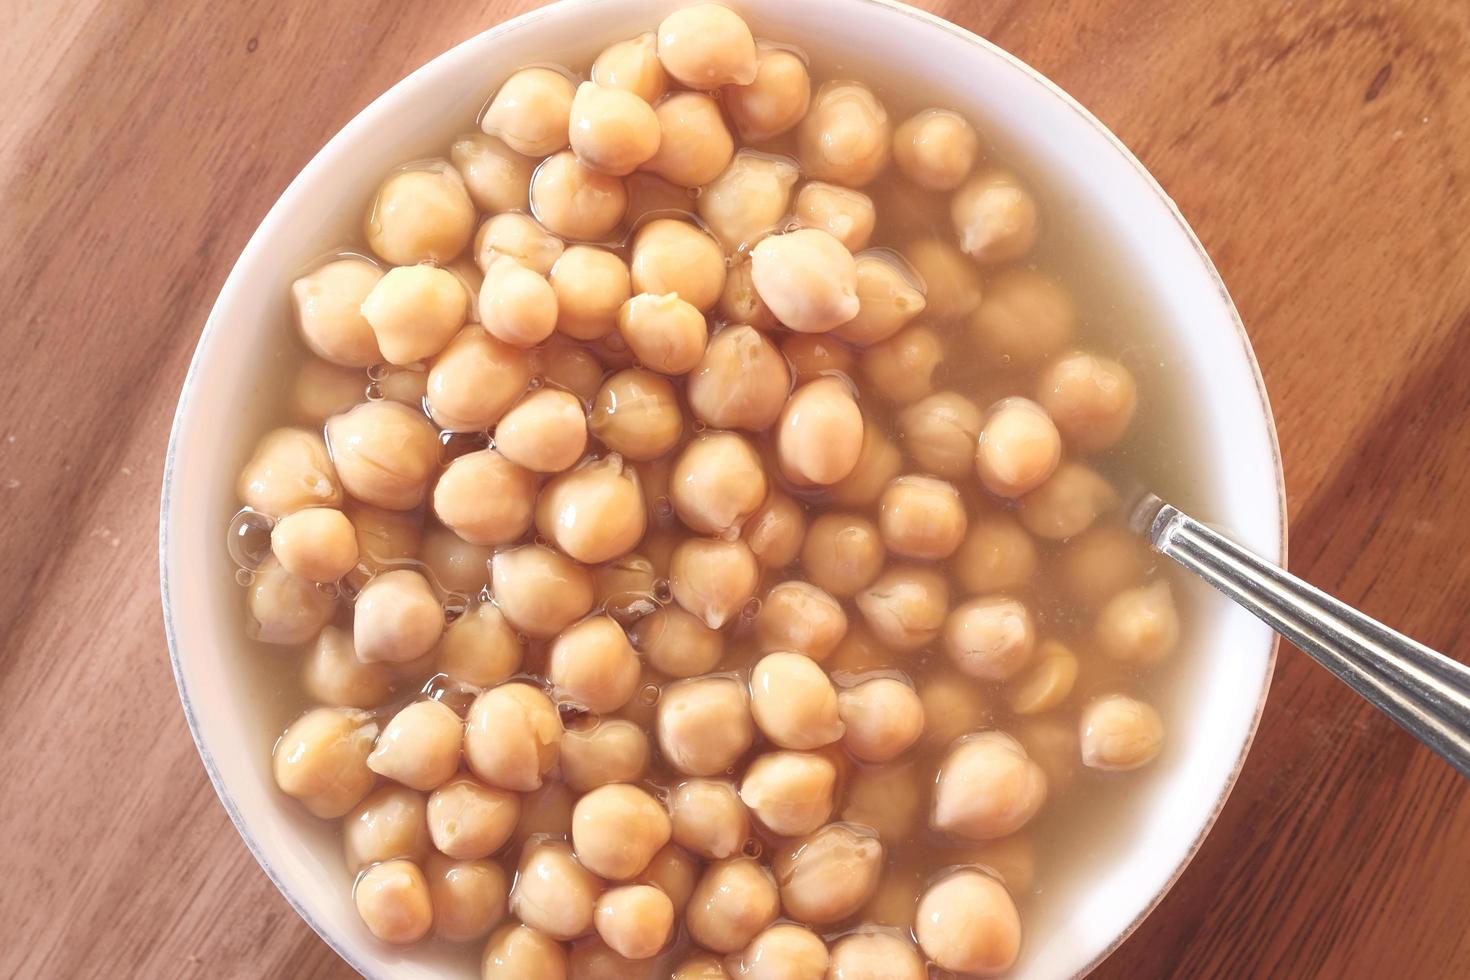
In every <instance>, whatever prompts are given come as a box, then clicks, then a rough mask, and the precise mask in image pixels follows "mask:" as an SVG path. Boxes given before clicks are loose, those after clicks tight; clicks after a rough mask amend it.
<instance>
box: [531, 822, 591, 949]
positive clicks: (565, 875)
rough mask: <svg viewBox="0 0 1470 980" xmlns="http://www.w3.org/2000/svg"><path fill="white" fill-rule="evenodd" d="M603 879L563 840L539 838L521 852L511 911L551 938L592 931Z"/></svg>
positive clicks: (571, 937) (563, 937)
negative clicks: (574, 854) (580, 861)
mask: <svg viewBox="0 0 1470 980" xmlns="http://www.w3.org/2000/svg"><path fill="white" fill-rule="evenodd" d="M600 894H602V882H600V881H598V880H597V878H596V877H594V876H593V874H592V872H591V871H590V870H589V869H587V868H586V867H584V866H583V865H582V864H580V863H579V862H578V861H577V859H576V858H575V857H573V856H572V850H571V848H569V847H568V846H567V845H566V844H565V843H563V842H562V841H550V840H538V841H532V842H530V843H528V844H527V845H526V847H525V849H524V850H523V851H522V852H521V865H520V869H519V871H518V872H517V873H516V878H515V885H514V886H512V888H511V890H510V911H511V914H512V915H514V916H515V917H516V918H518V919H520V920H521V921H522V922H524V923H525V924H526V925H528V926H530V927H531V928H532V929H536V930H538V931H539V932H544V933H546V935H548V936H550V937H551V938H553V939H562V940H566V939H575V938H577V937H578V936H583V935H586V934H587V933H588V932H591V931H592V916H593V913H594V910H595V909H596V906H597V898H598V896H599V895H600Z"/></svg>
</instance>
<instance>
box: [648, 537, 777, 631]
mask: <svg viewBox="0 0 1470 980" xmlns="http://www.w3.org/2000/svg"><path fill="white" fill-rule="evenodd" d="M759 580H760V567H759V566H758V565H757V564H756V561H755V554H754V552H752V551H751V550H750V548H749V546H747V545H746V544H745V542H743V541H712V540H709V539H706V538H690V539H689V540H687V541H684V542H683V543H681V544H680V545H679V546H678V547H677V548H675V549H674V554H673V557H672V559H671V560H670V563H669V586H670V589H671V591H672V592H673V595H674V601H675V602H677V603H678V604H679V605H681V606H683V607H684V608H685V609H687V610H688V611H689V612H691V613H693V614H694V615H695V616H698V617H699V618H700V619H702V620H703V621H704V623H705V625H707V626H708V627H709V628H710V629H719V628H720V627H721V626H724V625H725V624H726V623H728V622H729V621H730V620H731V619H733V618H734V617H735V616H736V615H737V614H739V612H740V610H741V609H742V608H743V607H744V606H745V604H746V603H747V602H749V601H750V599H751V597H752V596H754V595H755V587H756V584H757V583H758V582H759Z"/></svg>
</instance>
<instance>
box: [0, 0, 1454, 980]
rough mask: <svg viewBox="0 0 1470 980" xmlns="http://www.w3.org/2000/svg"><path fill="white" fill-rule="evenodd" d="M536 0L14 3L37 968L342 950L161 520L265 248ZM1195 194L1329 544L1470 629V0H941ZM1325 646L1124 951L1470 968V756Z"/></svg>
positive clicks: (32, 960) (18, 520)
mask: <svg viewBox="0 0 1470 980" xmlns="http://www.w3.org/2000/svg"><path fill="white" fill-rule="evenodd" d="M532 5H533V4H532V3H530V2H524V0H523V2H507V0H445V2H441V3H435V4H408V3H393V2H390V0H318V2H315V3H310V4H302V3H293V2H287V0H261V2H256V3H248V4H203V3H172V4H170V3H156V2H145V0H55V2H51V3H37V4H22V5H21V6H20V9H19V10H17V9H16V8H15V7H12V8H11V10H10V13H11V16H9V17H6V18H5V22H6V26H5V28H4V30H3V31H0V81H3V83H4V84H0V120H3V122H0V134H3V136H0V231H3V234H0V303H3V311H4V312H3V316H0V350H3V352H4V356H5V360H6V362H7V363H8V365H9V366H8V369H7V371H6V372H5V376H4V383H3V385H0V569H3V572H0V747H3V748H0V871H3V875H4V884H3V885H0V976H16V977H48V978H49V977H55V978H82V977H92V976H98V977H103V976H105V977H109V978H111V977H149V978H154V977H157V978H164V977H210V978H214V977H235V976H242V977H247V976H248V977H253V976H272V977H290V978H307V977H328V976H331V977H338V976H346V975H348V974H349V971H348V969H347V967H346V966H345V965H343V964H342V962H341V961H339V960H338V959H337V957H336V956H335V955H334V954H333V953H332V952H331V951H330V950H329V949H328V948H327V947H326V946H325V945H324V944H323V943H322V942H321V941H320V940H318V939H317V937H316V936H315V935H314V934H313V933H311V931H310V930H309V929H308V928H307V927H306V926H305V925H304V924H303V923H302V922H301V921H300V920H299V919H298V918H297V917H296V915H295V914H294V913H293V912H292V911H291V909H290V908H289V907H288V906H287V904H286V903H285V901H284V900H283V899H282V898H281V897H280V895H278V894H277V893H276V891H275V889H273V888H272V887H271V885H270V883H269V882H268V881H267V880H266V877H265V875H264V874H262V873H261V871H260V870H259V868H257V867H256V865H255V863H254V861H252V860H251V858H250V856H249V854H248V853H247V852H246V850H245V848H244V846H243V845H242V844H241V842H240V840H239V838H238V837H237V836H236V834H235V832H234V829H233V828H232V827H231V826H230V824H229V821H228V820H227V819H226V817H225V813H224V810H223V809H222V808H221V807H220V806H219V804H218V802H217V801H216V799H215V795H214V792H213V790H212V789H211V788H210V786H209V784H208V782H207V781H206V779H205V776H204V770H203V767H202V766H201V765H200V764H199V761H198V759H197V758H196V756H195V753H194V747H193V745H192V744H191V742H190V739H189V734H188V731H187V730H186V728H185V725H184V719H183V715H182V713H181V712H180V710H179V707H178V702H177V700H176V698H175V694H174V687H173V682H172V678H171V677H170V674H169V668H168V659H167V654H166V651H165V648H164V640H163V630H162V625H161V622H160V612H159V603H158V590H157V585H156V583H157V580H158V569H157V567H156V558H155V556H156V552H157V544H156V542H157V538H156V530H155V528H156V520H157V513H158V488H159V480H160V473H161V469H162V461H163V452H164V445H165V442H166V439H167V435H168V427H169V421H170V419H171V418H172V415H173V409H174V401H175V398H176V396H177V393H178V390H179V386H180V383H181V382H182V380H183V376H184V371H185V367H186V365H187V364H188V361H189V356H190V353H191V352H192V351H193V348H194V343H195V340H196V338H197V337H198V334H199V330H200V327H201V326H202V324H203V322H204V318H205V315H206V313H207V311H208V310H209V306H210V304H211V303H212V302H213V300H214V297H215V294H216V292H217V291H218V289H219V287H220V284H221V283H222V282H223V280H224V277H225V275H226V273H227V272H228V270H229V268H230V265H231V263H233V262H234V260H235V257H236V256H237V255H238V254H239V252H240V249H241V248H242V247H243V246H244V244H245V240H246V238H247V237H248V236H249V235H250V233H251V231H252V229H254V227H255V225H256V224H257V222H258V221H259V220H260V219H261V217H262V216H263V215H264V214H265V212H266V209H267V208H268V207H269V206H270V204H271V202H272V201H273V200H274V199H275V198H276V196H277V195H278V194H279V193H280V191H281V190H282V189H283V188H284V187H285V185H286V183H287V182H288V181H289V180H290V179H291V177H292V175H294V174H295V173H296V171H297V170H299V169H300V168H301V167H302V166H303V165H304V164H305V163H306V161H307V160H308V159H309V158H310V157H311V155H312V154H313V153H314V152H315V151H316V149H317V147H319V146H320V145H321V144H322V143H323V142H324V141H325V140H326V139H327V137H328V136H330V135H331V134H332V133H333V132H335V131H336V130H337V129H338V127H340V126H341V125H342V124H343V123H345V122H346V121H347V120H348V119H349V118H350V117H351V116H352V115H353V114H354V113H355V112H356V111H357V110H358V109H359V108H361V107H362V106H363V105H364V104H366V103H367V102H368V101H369V100H370V99H371V98H372V97H374V96H375V95H377V94H378V93H379V92H381V91H382V90H383V89H385V88H387V87H388V86H389V85H390V84H392V83H393V82H394V81H396V80H397V79H398V78H399V77H401V76H402V75H404V74H405V73H407V72H408V71H409V70H410V69H412V68H414V67H416V66H417V65H419V64H421V63H422V62H424V61H426V60H428V59H429V58H430V57H432V56H433V55H435V54H437V53H438V52H439V51H441V50H443V49H444V48H447V47H448V46H450V45H452V44H454V43H455V42H457V41H458V40H460V39H462V38H464V37H466V36H468V35H470V34H472V33H474V32H476V31H478V30H480V29H481V28H483V27H485V26H487V25H489V24H492V23H494V22H496V21H498V20H500V19H502V18H504V17H507V16H509V15H511V14H512V13H515V12H517V11H519V10H520V9H523V8H525V7H528V6H532ZM924 5H925V6H929V7H931V8H933V9H935V10H937V11H939V12H940V13H942V14H944V15H946V16H948V17H950V18H952V19H954V20H956V21H957V22H959V23H961V24H963V25H965V26H966V27H969V28H971V29H972V30H975V31H977V32H979V33H981V34H984V35H986V36H988V37H990V38H992V39H993V40H994V41H996V42H997V43H999V44H1000V45H1002V46H1004V47H1005V48H1007V49H1009V50H1010V51H1013V52H1015V53H1016V54H1017V55H1019V56H1020V57H1022V58H1024V59H1025V60H1027V61H1028V62H1030V63H1031V64H1033V65H1035V66H1036V67H1037V68H1039V69H1040V70H1041V71H1043V72H1044V73H1046V74H1047V75H1048V76H1050V77H1051V78H1053V79H1055V80H1056V81H1057V82H1058V83H1059V84H1060V85H1062V86H1063V87H1064V88H1066V89H1067V90H1068V91H1070V92H1072V93H1073V94H1074V95H1075V96H1077V98H1078V99H1080V100H1081V101H1082V102H1083V103H1084V104H1086V105H1087V106H1089V107H1090V108H1091V109H1092V110H1093V111H1094V112H1095V113H1097V115H1098V116H1099V117H1101V119H1102V120H1103V121H1104V122H1105V123H1106V124H1107V125H1109V126H1110V127H1112V129H1113V131H1114V132H1116V133H1117V134H1118V135H1119V136H1120V137H1122V139H1123V140H1124V142H1126V143H1127V144H1128V145H1129V146H1130V147H1132V148H1133V150H1134V152H1135V153H1137V154H1138V156H1139V157H1140V158H1141V159H1142V160H1143V161H1144V163H1145V164H1146V165H1147V166H1148V167H1149V168H1150V169H1151V170H1152V171H1153V173H1154V174H1155V175H1156V176H1157V177H1158V179H1159V180H1160V182H1161V183H1162V184H1163V185H1164V187H1165V188H1167V189H1168V190H1169V192H1170V193H1171V194H1173V195H1174V197H1175V199H1176V200H1177V201H1178V202H1179V206H1180V207H1181V208H1182V210H1183V211H1184V214H1185V215H1186V217H1188V219H1189V220H1190V221H1191V222H1192V223H1193V225H1194V228H1195V229H1196V231H1197V232H1198V233H1199V236H1200V238H1201V239H1203V241H1204V243H1205V245H1206V247H1207V248H1208V249H1209V251H1210V253H1211V254H1212V255H1213V256H1214V258H1215V261H1216V263H1217V264H1218V266H1219V267H1220V271H1221V273H1222V274H1223V275H1224V278H1225V281H1226V282H1227V283H1228V284H1229V286H1230V289H1231V292H1232V293H1233V295H1234V297H1235V301H1236V303H1237V305H1238V306H1239V307H1240V311H1241V314H1242V316H1243V317H1244V319H1245V322H1246V324H1247V326H1248V327H1249V329H1250V333H1251V337H1252V339H1253V340H1254V342H1255V346H1256V351H1257V353H1258V354H1259V356H1260V361H1261V368H1262V370H1263V371H1264V373H1265V376H1266V384H1267V387H1268V388H1269V390H1270V393H1271V398H1272V401H1273V403H1274V405H1275V409H1276V416H1277V420H1278V424H1279V426H1280V434H1281V444H1282V451H1283V455H1284V456H1285V459H1286V461H1287V462H1286V466H1287V484H1288V496H1289V499H1290V507H1291V529H1292V542H1291V565H1292V567H1293V568H1294V569H1295V570H1296V571H1297V572H1298V573H1300V574H1303V575H1305V576H1307V577H1308V578H1310V579H1311V580H1313V581H1314V582H1317V583H1320V584H1321V585H1323V586H1325V587H1326V588H1328V589H1330V590H1332V591H1334V592H1336V593H1337V594H1339V595H1341V596H1342V597H1343V598H1345V599H1346V600H1347V601H1349V602H1352V603H1356V604H1358V605H1360V606H1362V607H1363V608H1364V609H1366V610H1367V611H1368V612H1369V613H1371V614H1373V615H1376V616H1381V617H1383V618H1385V619H1387V620H1389V621H1390V622H1393V623H1397V624H1400V625H1402V626H1403V627H1404V628H1405V629H1406V630H1407V631H1409V632H1410V633H1412V634H1414V635H1415V636H1417V637H1419V638H1420V639H1422V640H1424V641H1425V642H1427V643H1429V644H1431V645H1434V646H1436V647H1438V648H1440V649H1444V650H1449V651H1452V652H1455V653H1458V654H1459V655H1460V656H1462V657H1464V656H1466V655H1467V653H1470V648H1467V646H1466V641H1465V633H1466V631H1467V628H1470V611H1467V610H1470V603H1467V601H1466V599H1467V595H1470V558H1467V555H1470V517H1467V514H1466V511H1467V507H1470V5H1467V4H1465V3H1454V2H1445V0H1400V2H1390V0H1322V2H1305V3H1297V4H1280V3H1275V2H1267V0H1230V2H1219V0H1174V2H1155V0H1091V2H1087V0H1074V2H1065V0H1058V2H1053V3H1043V2H1036V0H1032V2H1027V0H1008V2H994V3H970V2H965V0H935V2H930V3H926V4H924ZM1467 786H1470V784H1467V783H1466V782H1465V781H1464V780H1462V779H1460V778H1459V777H1457V776H1456V775H1455V774H1454V773H1453V772H1452V771H1451V770H1450V769H1449V768H1448V767H1447V766H1445V765H1444V764H1442V763H1441V762H1439V761H1438V760H1437V759H1436V758H1434V757H1433V756H1431V755H1430V753H1429V752H1428V751H1426V750H1425V749H1423V748H1421V747H1419V746H1418V745H1417V744H1416V743H1415V742H1413V741H1412V740H1410V739H1409V738H1408V737H1406V736H1404V735H1403V734H1401V733H1400V732H1399V731H1398V730H1397V729H1395V728H1394V727H1393V726H1392V725H1391V724H1390V723H1389V722H1387V721H1385V720H1384V719H1382V718H1381V717H1379V716H1378V715H1377V714H1375V713H1374V712H1373V711H1372V710H1370V709H1369V708H1367V707H1366V706H1365V705H1363V704H1361V703H1359V702H1358V701H1357V699H1355V698H1354V697H1352V696H1350V695H1349V694H1348V693H1347V692H1346V691H1345V690H1344V689H1342V688H1340V687H1339V686H1338V685H1337V683H1336V682H1335V681H1333V680H1331V679H1330V678H1329V677H1328V675H1327V674H1326V673H1325V672H1324V671H1322V670H1320V669H1319V668H1317V667H1316V666H1315V665H1313V664H1312V663H1311V662H1310V661H1308V660H1307V659H1306V658H1305V657H1304V656H1303V655H1302V654H1300V653H1299V652H1298V651H1296V650H1292V649H1283V651H1282V656H1281V660H1280V665H1279V667H1278V669H1277V675H1276V680H1275V683H1274V686H1273V690H1272V694H1271V699H1270V703H1269V705H1268V706H1267V708H1266V714H1265V718H1264V720H1263V722H1262V724H1261V730H1260V734H1259V736H1258V737H1257V740H1256V747H1255V750H1254V751H1253V752H1252V754H1251V756H1250V761H1249V762H1248V763H1247V765H1246V767H1245V771H1244V774H1243V775H1242V777H1241V779H1240V783H1239V785H1238V786H1237V787H1236V790H1235V794H1234V796H1233V797H1232V798H1231V800H1230V803H1229V805H1228V806H1227V807H1226V809H1225V812H1224V814H1223V816H1222V817H1221V819H1220V822H1219V824H1218V825H1217V827H1216V828H1215V831H1214V833H1213V834H1212V835H1211V836H1210V837H1209V840H1208V842H1207V843H1206V844H1205V846H1204V849H1203V850H1202V851H1201V852H1200V854H1199V856H1198V857H1197V858H1196V859H1195V861H1194V863H1193V864H1192V865H1191V866H1190V868H1189V870H1188V871H1187V872H1186V873H1185V875H1184V877H1183V879H1182V880H1181V881H1180V882H1179V884H1178V885H1177V886H1176V887H1175V888H1174V890H1173V892H1172V893H1171V894H1170V896H1169V897H1168V899H1167V901H1166V902H1165V904H1164V906H1163V908H1162V909H1160V911H1159V912H1158V913H1157V914H1155V915H1154V916H1153V917H1152V918H1150V919H1149V920H1148V922H1147V923H1146V924H1145V925H1144V926H1143V927H1142V928H1141V929H1140V930H1139V932H1138V933H1137V934H1136V935H1135V936H1134V937H1133V938H1132V939H1131V940H1130V941H1129V942H1128V943H1127V944H1126V945H1125V946H1124V947H1123V948H1122V950H1121V951H1120V952H1119V953H1118V954H1117V955H1115V956H1114V957H1113V958H1112V959H1111V960H1110V961H1108V963H1107V964H1106V965H1105V966H1104V967H1103V968H1102V969H1101V970H1100V971H1099V975H1100V976H1104V977H1114V976H1117V977H1133V976H1156V975H1164V974H1172V975H1178V976H1190V977H1195V976H1207V975H1220V976H1232V977H1238V976H1245V975H1251V974H1255V975H1271V976H1293V977H1296V976H1324V977H1334V978H1336V977H1344V976H1362V977H1378V976H1385V975H1394V976H1405V977H1418V976H1452V975H1458V976H1466V975H1470V931H1467V930H1466V928H1465V923H1466V921H1467V919H1470V793H1467V792H1466V789H1467Z"/></svg>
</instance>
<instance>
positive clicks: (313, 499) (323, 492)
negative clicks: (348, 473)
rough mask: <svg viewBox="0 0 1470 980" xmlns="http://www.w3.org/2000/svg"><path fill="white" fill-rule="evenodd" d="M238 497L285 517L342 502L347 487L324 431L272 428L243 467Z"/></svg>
mask: <svg viewBox="0 0 1470 980" xmlns="http://www.w3.org/2000/svg"><path fill="white" fill-rule="evenodd" d="M336 417H337V418H345V417H346V416H336ZM235 495H236V496H237V497H239V498H240V503H242V504H244V505H245V506H246V507H249V508H251V509H252V510H258V511H260V512H261V513H262V514H265V515H266V516H268V517H285V516H286V515H287V514H289V513H291V512H292V511H297V510H301V509H302V508H304V507H336V506H338V505H340V504H341V503H342V486H341V484H340V483H339V482H338V478H337V471H336V469H335V468H334V467H333V465H332V457H331V455H330V454H329V453H328V452H327V444H326V443H325V442H323V441H322V437H321V436H320V435H318V434H317V433H315V432H309V431H307V430H306V429H293V428H285V429H272V430H271V431H269V432H267V433H266V434H265V435H263V436H261V437H260V441H259V442H257V443H256V444H255V452H254V453H252V454H251V456H250V460H249V461H248V462H247V463H246V464H245V465H244V466H243V467H242V468H241V469H240V476H239V478H238V479H237V480H236V481H235Z"/></svg>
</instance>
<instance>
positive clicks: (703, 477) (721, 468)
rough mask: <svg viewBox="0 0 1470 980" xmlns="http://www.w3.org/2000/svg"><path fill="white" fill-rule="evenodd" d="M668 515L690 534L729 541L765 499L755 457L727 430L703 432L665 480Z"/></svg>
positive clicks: (747, 445) (761, 473)
mask: <svg viewBox="0 0 1470 980" xmlns="http://www.w3.org/2000/svg"><path fill="white" fill-rule="evenodd" d="M669 499H670V501H671V502H672V503H673V505H674V513H676V514H678V515H679V519H680V520H681V521H683V522H684V523H685V524H686V525H688V527H689V528H690V530H693V531H696V532H699V533H702V534H714V535H718V536H721V537H724V538H727V539H728V538H730V537H732V536H734V535H736V534H738V533H739V531H740V528H741V526H742V525H743V524H744V523H745V521H746V519H747V518H749V517H750V515H751V514H753V513H755V511H756V509H757V508H758V507H760V505H761V504H762V503H763V502H764V501H765V499H766V473H765V470H764V469H763V468H762V466H761V461H760V457H759V456H757V455H756V452H755V449H754V448H752V447H751V445H750V443H748V442H747V441H746V440H745V439H743V438H742V437H741V436H738V435H736V434H735V433H733V432H707V433H704V434H702V435H700V436H698V437H697V438H695V439H694V440H693V441H692V442H690V443H689V445H688V446H686V447H685V448H684V451H683V452H682V453H680V454H679V458H678V460H677V461H676V462H675V463H674V471H673V473H672V474H671V476H670V480H669Z"/></svg>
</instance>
